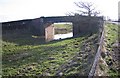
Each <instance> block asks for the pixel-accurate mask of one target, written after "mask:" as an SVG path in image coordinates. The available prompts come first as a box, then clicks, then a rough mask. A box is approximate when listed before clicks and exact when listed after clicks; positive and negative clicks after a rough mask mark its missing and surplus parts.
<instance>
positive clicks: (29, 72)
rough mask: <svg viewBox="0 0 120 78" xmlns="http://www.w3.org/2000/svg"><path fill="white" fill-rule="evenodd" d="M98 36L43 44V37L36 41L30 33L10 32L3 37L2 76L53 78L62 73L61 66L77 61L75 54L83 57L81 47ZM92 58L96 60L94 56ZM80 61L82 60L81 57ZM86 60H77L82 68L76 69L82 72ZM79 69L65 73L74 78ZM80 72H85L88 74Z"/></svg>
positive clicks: (37, 38) (36, 38)
mask: <svg viewBox="0 0 120 78" xmlns="http://www.w3.org/2000/svg"><path fill="white" fill-rule="evenodd" d="M96 36H97V35H93V36H85V37H77V38H71V39H65V40H60V41H52V42H48V43H41V42H43V40H41V38H40V37H33V36H32V35H31V34H30V33H29V32H26V31H22V32H21V31H18V30H17V31H16V32H10V31H9V33H7V34H3V40H2V71H3V76H17V75H19V76H35V75H43V76H44V75H48V76H49V75H50V76H53V75H55V74H56V72H57V71H58V70H60V69H59V68H60V67H61V65H64V64H66V63H67V62H69V60H74V59H75V58H74V59H73V56H75V55H76V54H78V53H79V54H81V51H82V50H83V49H82V48H81V47H82V45H83V44H86V43H84V42H85V41H87V40H90V41H91V42H93V40H91V39H92V38H94V37H96ZM87 43H88V42H87ZM92 44H94V43H92ZM92 44H91V45H92ZM92 46H93V47H92ZM92 46H91V48H95V47H94V46H95V45H92ZM84 49H85V48H84ZM84 51H86V50H84ZM92 52H93V51H92ZM89 53H90V52H89ZM87 54H88V53H86V55H87ZM91 55H93V56H94V53H92V54H91ZM83 56H84V55H83ZM80 57H81V58H82V56H80ZM92 58H93V57H91V59H92ZM89 59H90V58H89ZM87 60H88V58H87V59H85V61H83V60H78V61H77V62H78V63H80V64H81V65H79V66H77V68H79V69H81V70H82V67H81V66H83V65H82V63H83V62H87ZM88 62H89V61H88ZM83 64H84V63H83ZM77 68H76V67H75V68H74V66H73V68H72V69H71V68H68V69H69V70H66V72H67V73H66V72H64V73H65V75H70V74H73V73H72V72H74V74H75V73H77V71H78V69H77ZM87 71H89V70H87ZM79 72H80V70H79ZM81 72H85V70H84V71H81Z"/></svg>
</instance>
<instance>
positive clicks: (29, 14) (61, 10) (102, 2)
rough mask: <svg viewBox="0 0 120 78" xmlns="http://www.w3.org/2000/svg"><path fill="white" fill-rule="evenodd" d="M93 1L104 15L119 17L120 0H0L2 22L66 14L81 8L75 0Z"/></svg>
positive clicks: (0, 18) (0, 19)
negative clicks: (119, 5) (119, 6)
mask: <svg viewBox="0 0 120 78" xmlns="http://www.w3.org/2000/svg"><path fill="white" fill-rule="evenodd" d="M80 1H84V2H92V3H94V5H95V8H96V10H99V11H100V12H101V15H102V16H106V17H109V18H111V19H118V1H120V0H0V22H7V21H15V20H22V19H34V18H39V17H41V16H44V17H47V16H65V15H66V14H67V13H69V12H76V10H79V8H78V7H77V6H76V5H75V4H74V2H80Z"/></svg>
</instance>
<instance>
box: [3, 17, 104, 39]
mask: <svg viewBox="0 0 120 78" xmlns="http://www.w3.org/2000/svg"><path fill="white" fill-rule="evenodd" d="M60 22H71V23H72V24H73V37H75V36H77V35H78V34H85V33H95V32H98V30H99V28H100V27H101V26H102V24H103V17H88V16H81V15H76V16H54V17H40V18H36V19H28V20H19V21H11V22H3V23H2V29H3V33H4V32H6V31H7V30H13V31H14V30H15V29H26V31H30V32H32V33H33V34H34V35H38V36H43V37H44V38H45V40H46V41H51V40H53V38H54V25H53V24H54V23H60Z"/></svg>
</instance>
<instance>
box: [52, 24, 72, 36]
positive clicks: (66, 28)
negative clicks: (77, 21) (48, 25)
mask: <svg viewBox="0 0 120 78" xmlns="http://www.w3.org/2000/svg"><path fill="white" fill-rule="evenodd" d="M54 26H55V34H65V33H69V32H72V29H73V28H72V27H73V26H72V24H54Z"/></svg>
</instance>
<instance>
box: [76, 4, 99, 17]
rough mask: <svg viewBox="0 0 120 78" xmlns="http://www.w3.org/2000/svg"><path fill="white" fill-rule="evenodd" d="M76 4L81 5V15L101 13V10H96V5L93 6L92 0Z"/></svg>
mask: <svg viewBox="0 0 120 78" xmlns="http://www.w3.org/2000/svg"><path fill="white" fill-rule="evenodd" d="M74 4H75V5H76V6H77V7H79V9H80V10H77V11H78V12H79V13H74V14H75V15H76V14H79V15H87V16H97V15H98V14H100V12H99V11H96V10H95V7H94V6H93V3H91V2H74Z"/></svg>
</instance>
